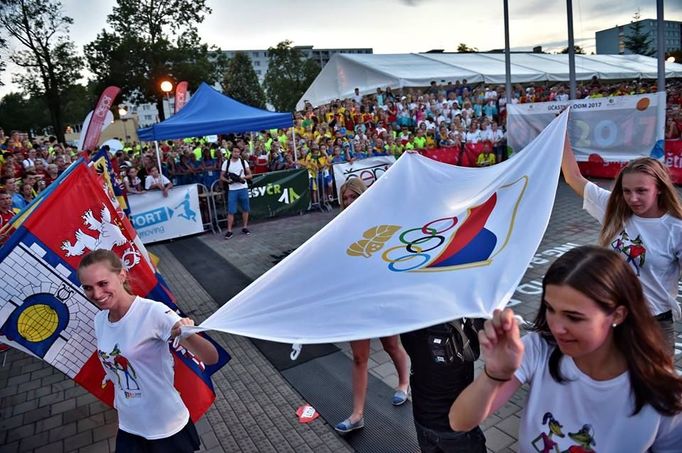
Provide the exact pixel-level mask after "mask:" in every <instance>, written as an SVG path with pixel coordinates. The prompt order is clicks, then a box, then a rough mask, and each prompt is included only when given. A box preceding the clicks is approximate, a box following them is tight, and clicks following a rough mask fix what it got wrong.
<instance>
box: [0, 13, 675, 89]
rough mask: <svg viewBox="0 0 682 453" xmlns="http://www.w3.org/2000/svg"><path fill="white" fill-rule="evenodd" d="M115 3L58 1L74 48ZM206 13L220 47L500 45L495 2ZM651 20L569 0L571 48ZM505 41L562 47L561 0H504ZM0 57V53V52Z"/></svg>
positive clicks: (521, 46) (209, 36)
mask: <svg viewBox="0 0 682 453" xmlns="http://www.w3.org/2000/svg"><path fill="white" fill-rule="evenodd" d="M115 3H116V2H115V0H62V4H63V6H64V11H65V12H66V14H67V15H68V16H70V17H72V18H73V19H74V24H73V25H72V26H71V33H70V34H71V38H72V40H73V41H74V42H75V43H76V45H77V47H78V48H79V49H81V51H82V48H83V45H85V44H87V43H89V42H91V41H93V40H94V39H95V37H96V36H97V33H98V32H100V31H101V30H102V29H103V28H107V29H109V27H108V25H107V15H108V14H109V13H110V12H111V10H112V8H113V6H114V5H115ZM207 3H208V5H209V6H210V7H211V9H212V10H213V12H212V13H211V14H210V15H208V16H207V17H206V19H205V20H204V22H203V23H202V24H200V25H199V27H198V28H199V34H200V36H201V37H202V39H203V40H204V42H206V43H208V44H209V45H215V46H217V47H220V48H222V49H225V50H251V49H267V48H268V47H272V46H275V45H277V43H279V42H281V41H283V40H285V39H288V40H291V41H293V43H294V45H312V46H315V47H316V48H353V47H362V48H365V47H370V48H372V49H373V51H374V53H410V52H425V51H428V50H431V49H444V50H445V51H446V52H448V51H450V52H454V51H455V50H456V48H457V46H458V45H459V43H465V44H467V45H468V46H470V47H476V48H478V49H479V50H481V51H486V50H491V49H501V48H504V20H503V6H502V5H503V2H502V0H464V1H462V0H341V1H335V2H330V1H320V0H250V1H244V0H207ZM664 4H665V11H664V16H665V19H667V20H677V21H682V0H664ZM638 9H639V11H640V15H641V17H642V18H643V19H655V18H656V0H573V33H574V36H575V42H576V45H580V46H582V47H583V48H584V49H585V50H586V51H587V53H590V52H593V51H594V50H595V48H594V39H595V32H596V31H597V30H602V29H606V28H611V27H614V26H616V25H624V24H627V23H629V22H630V21H631V19H632V15H633V13H634V12H635V11H636V10H638ZM509 21H510V26H509V28H510V46H511V48H512V50H528V51H530V50H531V49H532V48H533V47H535V46H542V48H543V50H544V51H546V52H556V51H560V50H561V49H563V48H565V47H567V33H568V32H567V20H566V3H565V2H562V1H556V0H554V1H552V0H510V1H509ZM3 57H4V55H3ZM15 70H16V68H15V67H12V65H9V64H8V70H6V71H5V72H3V73H2V74H1V75H0V77H1V79H2V81H3V82H4V83H5V86H3V87H0V96H2V95H4V94H6V93H7V92H8V91H11V90H12V89H16V87H15V86H14V85H13V84H12V83H11V73H12V72H14V71H15Z"/></svg>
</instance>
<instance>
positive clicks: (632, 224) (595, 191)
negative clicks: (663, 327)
mask: <svg viewBox="0 0 682 453" xmlns="http://www.w3.org/2000/svg"><path fill="white" fill-rule="evenodd" d="M610 195H611V192H609V191H608V190H605V189H602V188H601V187H599V186H597V185H596V184H594V183H592V182H588V183H587V185H586V186H585V192H584V200H583V209H585V210H586V211H587V212H588V213H590V215H591V216H592V217H594V218H595V219H597V220H598V221H599V223H601V224H603V223H604V220H603V219H604V214H605V212H606V205H607V204H608V201H609V196H610ZM611 246H612V247H613V249H614V250H616V251H617V252H619V253H621V254H622V255H623V257H624V258H625V259H626V261H627V262H628V263H629V264H630V266H631V267H632V269H633V270H634V271H635V274H637V275H638V276H639V280H640V282H641V283H642V288H643V290H644V296H646V299H647V302H648V303H649V308H650V309H651V312H652V313H653V314H654V315H657V314H660V313H664V312H666V311H668V310H672V312H673V316H674V318H675V319H680V306H679V304H678V303H677V300H676V299H677V292H678V283H677V282H678V280H679V279H680V270H681V267H680V261H681V260H682V220H680V219H677V218H675V217H672V216H670V215H669V214H664V215H663V216H662V217H658V218H644V217H639V216H636V215H632V216H631V217H630V218H629V219H627V220H626V221H625V226H624V228H623V231H621V232H620V233H619V234H618V236H617V237H615V238H614V239H613V241H612V242H611Z"/></svg>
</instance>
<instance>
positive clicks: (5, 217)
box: [0, 189, 14, 231]
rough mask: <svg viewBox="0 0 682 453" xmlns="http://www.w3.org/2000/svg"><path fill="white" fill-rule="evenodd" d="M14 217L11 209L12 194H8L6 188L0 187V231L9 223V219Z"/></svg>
mask: <svg viewBox="0 0 682 453" xmlns="http://www.w3.org/2000/svg"><path fill="white" fill-rule="evenodd" d="M12 217H14V211H13V210H12V195H10V194H9V193H8V192H7V191H6V190H4V189H0V231H2V230H3V229H4V227H5V225H7V224H8V223H9V221H10V220H11V219H12Z"/></svg>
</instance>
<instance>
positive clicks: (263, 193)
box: [249, 169, 310, 219]
mask: <svg viewBox="0 0 682 453" xmlns="http://www.w3.org/2000/svg"><path fill="white" fill-rule="evenodd" d="M249 204H250V206H251V217H253V218H261V219H262V218H266V217H275V216H278V215H281V214H292V213H297V212H301V211H305V210H306V209H308V205H309V204H310V186H309V184H308V171H307V170H305V169H299V170H283V171H273V172H270V173H265V174H260V175H255V176H254V177H253V187H252V188H251V189H250V190H249Z"/></svg>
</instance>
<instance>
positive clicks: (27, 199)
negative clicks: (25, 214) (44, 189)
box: [21, 183, 35, 206]
mask: <svg viewBox="0 0 682 453" xmlns="http://www.w3.org/2000/svg"><path fill="white" fill-rule="evenodd" d="M21 198H23V199H24V203H23V204H24V206H28V205H30V204H31V202H32V201H33V199H34V198H35V190H34V189H33V185H32V184H26V183H24V184H22V185H21Z"/></svg>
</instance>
